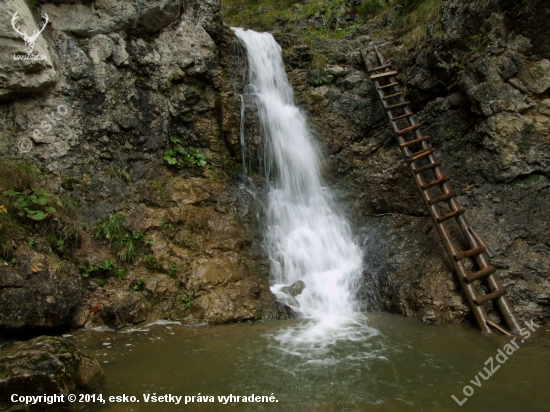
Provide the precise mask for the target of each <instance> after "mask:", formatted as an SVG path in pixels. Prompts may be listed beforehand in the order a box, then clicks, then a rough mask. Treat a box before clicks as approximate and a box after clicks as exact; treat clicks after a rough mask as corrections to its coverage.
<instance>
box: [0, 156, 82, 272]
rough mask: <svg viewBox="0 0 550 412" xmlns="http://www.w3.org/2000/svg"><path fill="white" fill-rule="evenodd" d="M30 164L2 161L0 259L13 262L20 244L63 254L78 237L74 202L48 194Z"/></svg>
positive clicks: (37, 173)
mask: <svg viewBox="0 0 550 412" xmlns="http://www.w3.org/2000/svg"><path fill="white" fill-rule="evenodd" d="M44 180H45V176H43V175H41V174H40V171H39V170H38V169H37V168H36V167H34V166H31V165H27V164H25V163H22V162H15V161H7V160H4V159H3V158H0V257H2V259H3V260H4V261H7V262H11V261H12V259H13V252H14V250H15V248H16V247H17V245H19V244H22V243H24V244H27V245H29V247H31V248H34V247H37V246H38V245H40V244H48V243H49V245H50V246H51V247H52V249H53V250H54V251H55V252H56V253H58V254H60V255H64V254H65V253H66V252H68V251H69V250H70V249H72V248H73V247H75V246H76V243H77V241H78V238H79V233H78V229H77V225H76V224H75V223H74V219H72V218H71V217H72V215H73V214H74V211H75V210H76V203H75V202H74V200H72V199H70V198H68V197H64V196H58V195H54V194H52V193H49V192H48V191H47V190H46V188H45V187H44V183H43V182H44Z"/></svg>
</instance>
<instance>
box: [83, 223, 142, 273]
mask: <svg viewBox="0 0 550 412" xmlns="http://www.w3.org/2000/svg"><path fill="white" fill-rule="evenodd" d="M92 236H93V237H94V239H100V240H107V241H108V242H109V247H110V248H111V249H113V251H114V252H115V253H116V255H117V258H118V260H119V261H120V262H121V263H125V264H127V263H130V262H133V261H134V259H135V257H136V249H137V246H138V245H137V241H138V240H139V239H141V238H142V237H143V234H141V233H136V234H133V233H132V232H131V231H130V230H129V229H128V228H127V227H126V218H125V217H124V216H123V215H114V216H111V217H109V218H107V219H100V220H99V222H98V223H97V225H96V226H95V228H94V229H93V230H92Z"/></svg>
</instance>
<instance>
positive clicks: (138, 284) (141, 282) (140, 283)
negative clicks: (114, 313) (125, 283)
mask: <svg viewBox="0 0 550 412" xmlns="http://www.w3.org/2000/svg"><path fill="white" fill-rule="evenodd" d="M145 283H147V281H146V280H145V279H139V280H138V281H137V282H136V284H135V285H134V290H135V291H136V292H137V291H139V290H141V289H143V285H144V284H145Z"/></svg>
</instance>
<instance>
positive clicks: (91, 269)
mask: <svg viewBox="0 0 550 412" xmlns="http://www.w3.org/2000/svg"><path fill="white" fill-rule="evenodd" d="M114 264H115V262H113V261H112V260H111V259H106V260H104V261H103V262H100V263H99V264H98V265H90V266H86V265H80V266H79V268H80V270H81V273H80V274H81V275H82V276H83V277H85V278H87V277H89V276H91V275H93V274H96V273H105V272H110V271H112V270H113V266H114ZM115 274H117V273H116V270H115ZM123 274H124V272H123Z"/></svg>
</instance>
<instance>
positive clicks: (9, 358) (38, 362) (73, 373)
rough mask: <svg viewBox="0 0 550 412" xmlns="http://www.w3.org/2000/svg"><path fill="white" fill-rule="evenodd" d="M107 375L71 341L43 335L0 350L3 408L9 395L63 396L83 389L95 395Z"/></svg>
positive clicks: (7, 402) (0, 398)
mask: <svg viewBox="0 0 550 412" xmlns="http://www.w3.org/2000/svg"><path fill="white" fill-rule="evenodd" d="M104 379H105V375H104V373H103V370H102V369H101V366H100V365H99V363H98V362H97V361H96V360H95V359H93V358H91V357H89V356H88V355H86V354H85V353H84V352H82V351H81V350H80V349H79V348H78V347H77V346H76V345H74V344H73V343H72V342H71V341H70V340H68V339H65V338H61V337H51V336H41V337H38V338H34V339H31V340H30V341H27V342H18V343H13V344H9V345H7V346H5V347H4V348H2V350H1V351H0V405H2V406H3V407H7V406H11V405H13V403H12V402H11V399H10V396H11V395H12V394H14V393H16V394H18V395H30V396H36V395H37V394H47V395H53V394H64V395H68V394H69V393H71V392H73V391H75V389H77V388H78V389H81V390H84V391H88V392H96V391H98V390H99V389H100V388H101V385H102V384H103V381H104Z"/></svg>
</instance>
